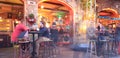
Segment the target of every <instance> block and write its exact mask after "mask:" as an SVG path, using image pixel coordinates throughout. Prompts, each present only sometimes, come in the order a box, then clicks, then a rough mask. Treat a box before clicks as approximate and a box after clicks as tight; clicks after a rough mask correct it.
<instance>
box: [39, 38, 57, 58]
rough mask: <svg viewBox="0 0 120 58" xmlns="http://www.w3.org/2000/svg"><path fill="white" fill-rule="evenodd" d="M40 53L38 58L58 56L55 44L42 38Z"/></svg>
mask: <svg viewBox="0 0 120 58" xmlns="http://www.w3.org/2000/svg"><path fill="white" fill-rule="evenodd" d="M39 41H40V43H39V53H38V58H54V56H55V55H56V47H55V45H54V42H53V41H52V40H50V39H49V38H45V37H44V38H40V39H39Z"/></svg>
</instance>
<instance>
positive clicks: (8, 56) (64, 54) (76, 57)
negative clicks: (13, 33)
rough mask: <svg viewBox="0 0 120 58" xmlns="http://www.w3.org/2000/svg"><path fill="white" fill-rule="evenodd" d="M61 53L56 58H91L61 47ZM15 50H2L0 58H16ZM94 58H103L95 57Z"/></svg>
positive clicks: (116, 57)
mask: <svg viewBox="0 0 120 58" xmlns="http://www.w3.org/2000/svg"><path fill="white" fill-rule="evenodd" d="M59 51H60V53H59V54H57V56H56V58H89V56H88V55H89V54H88V53H84V52H77V51H72V50H71V49H69V48H68V47H59ZM13 56H14V55H13V48H12V47H11V48H0V58H14V57H13ZM93 58H101V57H97V56H93ZM110 58H120V56H114V57H110Z"/></svg>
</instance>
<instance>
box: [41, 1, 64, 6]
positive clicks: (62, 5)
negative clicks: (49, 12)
mask: <svg viewBox="0 0 120 58" xmlns="http://www.w3.org/2000/svg"><path fill="white" fill-rule="evenodd" d="M43 3H47V4H53V5H57V6H64V5H62V4H59V3H54V2H49V1H45V2H43Z"/></svg>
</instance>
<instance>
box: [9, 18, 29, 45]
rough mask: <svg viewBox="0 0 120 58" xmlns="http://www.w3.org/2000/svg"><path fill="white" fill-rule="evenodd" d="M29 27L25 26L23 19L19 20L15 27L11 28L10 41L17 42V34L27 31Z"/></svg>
mask: <svg viewBox="0 0 120 58" xmlns="http://www.w3.org/2000/svg"><path fill="white" fill-rule="evenodd" d="M28 29H29V28H28V27H27V26H25V23H24V20H21V21H19V23H18V24H17V25H16V27H15V29H14V30H13V33H12V36H11V42H13V43H17V42H18V36H19V35H20V34H21V32H24V31H27V30H28Z"/></svg>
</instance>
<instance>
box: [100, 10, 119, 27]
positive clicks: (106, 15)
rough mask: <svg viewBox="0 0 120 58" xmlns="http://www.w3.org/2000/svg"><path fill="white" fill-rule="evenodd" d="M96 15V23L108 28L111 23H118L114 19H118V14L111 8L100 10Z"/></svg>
mask: <svg viewBox="0 0 120 58" xmlns="http://www.w3.org/2000/svg"><path fill="white" fill-rule="evenodd" d="M98 15H99V18H98V22H99V23H101V24H102V25H104V26H108V25H110V24H113V23H115V24H117V23H118V22H120V20H117V19H116V18H119V14H118V12H117V11H116V10H115V9H112V8H105V9H103V10H101V11H100V12H99V13H98Z"/></svg>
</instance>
